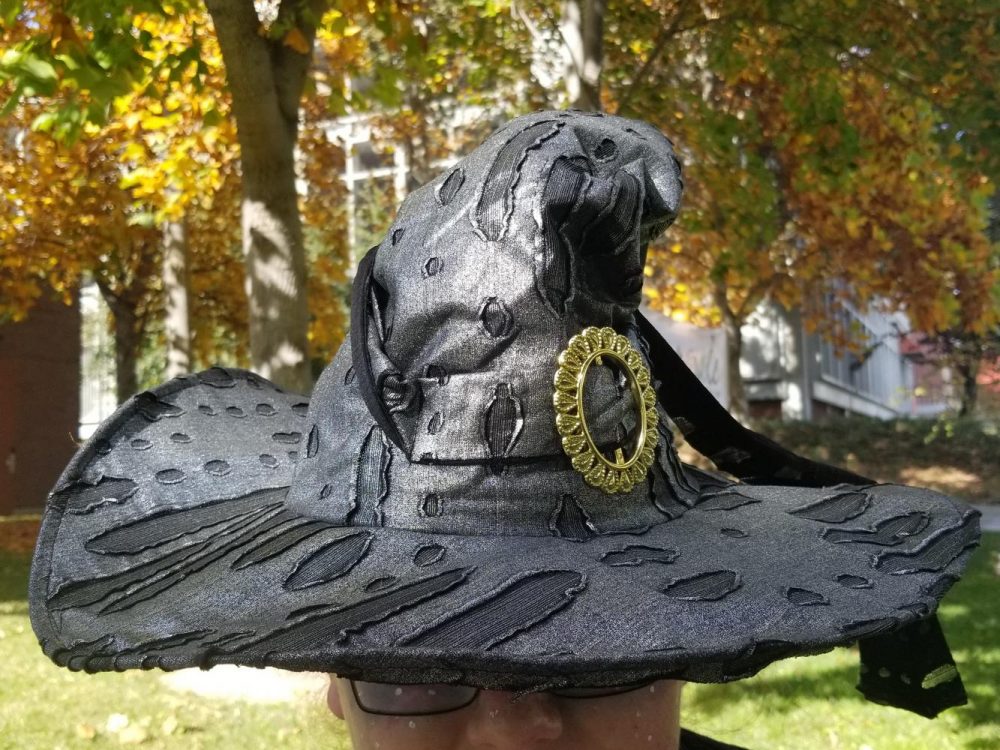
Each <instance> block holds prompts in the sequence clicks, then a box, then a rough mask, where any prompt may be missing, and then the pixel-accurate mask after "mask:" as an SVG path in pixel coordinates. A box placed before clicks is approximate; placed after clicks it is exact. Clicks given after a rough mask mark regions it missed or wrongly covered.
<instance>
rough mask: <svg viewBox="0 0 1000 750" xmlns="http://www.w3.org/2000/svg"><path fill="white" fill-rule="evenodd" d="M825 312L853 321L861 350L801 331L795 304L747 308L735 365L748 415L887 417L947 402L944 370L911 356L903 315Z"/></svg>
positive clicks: (935, 410)
mask: <svg viewBox="0 0 1000 750" xmlns="http://www.w3.org/2000/svg"><path fill="white" fill-rule="evenodd" d="M831 315H837V316H838V317H839V318H840V320H839V323H840V325H841V326H842V327H844V328H847V327H851V326H853V329H854V330H855V331H856V332H857V333H856V334H855V335H856V336H857V337H859V338H860V341H859V344H860V347H859V348H861V349H862V353H861V354H855V353H851V352H841V353H838V352H837V351H836V349H835V347H834V345H833V344H832V343H830V342H829V341H827V340H825V339H824V338H822V337H820V336H819V335H818V334H815V333H807V332H806V329H805V325H804V323H803V320H802V316H801V314H800V313H799V312H798V311H796V310H786V309H784V308H783V307H782V306H780V305H778V304H776V303H763V304H761V305H760V306H759V307H758V308H757V310H756V311H755V312H754V314H753V315H751V317H750V320H749V321H748V324H747V325H745V326H744V327H743V357H742V359H741V362H740V372H741V374H742V376H743V380H744V383H745V385H746V392H747V400H748V402H749V406H750V414H751V415H752V416H755V417H768V418H784V419H803V420H816V419H822V418H823V417H826V416H832V415H847V414H860V415H865V416H869V417H876V418H879V419H892V418H896V417H908V416H933V415H936V414H939V413H941V412H942V411H944V410H946V409H947V408H949V403H950V401H951V400H952V395H953V394H952V391H951V388H950V383H949V378H948V372H947V370H943V369H941V368H940V367H939V366H937V365H920V364H918V363H915V362H914V358H913V357H912V355H911V351H912V350H911V347H909V346H908V344H907V341H908V336H910V335H911V332H910V325H909V320H908V319H907V317H906V315H904V314H903V313H895V314H892V315H886V314H884V313H881V312H877V311H872V310H869V311H859V310H856V309H854V308H853V307H851V306H846V307H845V308H843V309H841V310H840V311H839V312H836V313H831Z"/></svg>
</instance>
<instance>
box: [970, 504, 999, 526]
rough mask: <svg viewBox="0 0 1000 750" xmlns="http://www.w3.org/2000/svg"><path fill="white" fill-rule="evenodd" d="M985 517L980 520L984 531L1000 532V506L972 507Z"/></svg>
mask: <svg viewBox="0 0 1000 750" xmlns="http://www.w3.org/2000/svg"><path fill="white" fill-rule="evenodd" d="M972 507H974V508H975V509H976V510H978V511H979V512H980V513H982V514H983V517H982V518H981V519H979V523H980V525H981V526H982V529H983V531H1000V505H974V506H972Z"/></svg>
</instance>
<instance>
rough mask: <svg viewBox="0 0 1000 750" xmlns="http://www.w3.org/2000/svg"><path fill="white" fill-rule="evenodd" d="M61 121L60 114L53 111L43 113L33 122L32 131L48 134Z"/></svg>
mask: <svg viewBox="0 0 1000 750" xmlns="http://www.w3.org/2000/svg"><path fill="white" fill-rule="evenodd" d="M58 121H59V114H58V113H57V112H54V111H52V110H49V111H47V112H42V114H40V115H38V117H36V118H35V119H34V120H32V122H31V129H32V130H37V131H39V132H42V133H48V132H49V131H51V130H52V128H53V127H54V126H55V125H56V123H57V122H58Z"/></svg>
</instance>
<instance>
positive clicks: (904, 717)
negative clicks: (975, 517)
mask: <svg viewBox="0 0 1000 750" xmlns="http://www.w3.org/2000/svg"><path fill="white" fill-rule="evenodd" d="M997 552H1000V534H985V535H984V541H983V546H982V548H980V549H979V550H978V551H977V552H976V553H975V556H974V557H973V560H972V563H971V564H970V566H969V570H968V571H967V573H966V575H965V577H964V578H963V579H962V580H961V581H960V582H959V583H958V584H956V585H955V587H954V588H953V589H952V590H951V591H950V592H949V593H948V595H947V596H946V598H945V600H944V604H943V605H942V607H941V609H940V615H941V623H942V626H943V627H944V630H945V634H946V635H947V637H948V642H949V644H950V645H951V648H952V653H953V655H954V657H955V661H956V662H957V663H958V667H959V671H960V672H961V674H962V679H963V681H964V683H965V688H966V691H967V692H968V694H969V703H968V705H966V706H961V707H959V708H953V709H950V710H948V711H945V712H944V713H942V714H941V715H940V716H939V717H938V718H937V719H934V720H933V721H931V720H927V719H923V718H921V717H919V716H916V715H914V714H911V713H908V712H906V711H901V710H898V709H894V708H888V707H884V706H877V705H875V704H872V703H868V702H867V701H865V699H864V698H863V697H862V696H861V694H860V693H858V692H857V691H856V690H855V689H854V685H855V684H856V682H857V669H858V656H857V651H856V649H836V650H834V651H831V652H830V653H827V654H823V655H821V656H813V657H809V658H803V659H790V660H786V661H783V662H779V663H777V664H774V665H772V666H770V667H768V668H767V669H765V670H764V671H763V672H761V673H760V674H758V675H757V676H756V677H754V678H752V679H749V680H742V681H740V682H734V683H729V684H726V685H688V686H687V687H686V688H685V690H684V710H683V717H684V722H683V723H684V725H685V726H687V727H688V728H689V729H694V730H695V731H698V732H702V733H703V734H707V735H709V736H710V737H714V738H715V739H718V740H721V741H723V742H731V743H733V744H736V745H742V746H745V747H748V748H752V749H755V750H758V749H759V750H765V748H766V749H767V750H802V749H803V748H806V749H808V750H858V749H859V748H863V747H865V746H868V747H870V748H872V749H873V750H915V749H917V750H919V749H922V748H934V750H957V749H958V748H963V750H996V748H1000V696H998V690H1000V578H998V577H997V575H996V573H995V572H994V571H993V555H994V554H995V553H997Z"/></svg>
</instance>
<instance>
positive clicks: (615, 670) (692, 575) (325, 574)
mask: <svg viewBox="0 0 1000 750" xmlns="http://www.w3.org/2000/svg"><path fill="white" fill-rule="evenodd" d="M309 425H310V418H309V412H308V411H307V403H306V401H305V399H303V398H302V397H299V396H296V395H293V394H288V393H284V392H282V391H281V390H279V389H277V388H276V387H275V386H274V385H273V384H271V383H269V382H268V381H266V380H264V379H262V378H260V377H258V376H256V375H254V374H252V373H248V372H245V371H241V370H223V369H219V368H215V369H212V370H209V371H206V372H204V373H201V374H199V375H191V376H186V377H184V378H179V379H176V380H173V381H171V382H169V383H167V384H165V385H163V386H161V387H159V388H156V389H154V390H152V391H150V392H146V393H143V394H140V395H138V396H136V397H134V398H132V399H131V400H130V401H128V402H127V403H126V404H124V405H123V406H122V407H121V408H120V409H119V410H118V411H117V412H116V414H115V415H114V416H113V417H112V418H110V419H109V420H108V421H107V422H106V423H105V424H104V425H102V427H101V428H100V429H99V430H98V432H97V433H96V434H95V435H94V436H93V437H92V438H91V439H90V441H88V443H87V444H86V446H84V447H83V448H82V449H81V450H80V451H79V453H78V454H77V456H76V457H75V458H74V459H73V461H72V462H71V464H70V465H69V466H68V467H67V469H66V472H65V473H64V475H63V477H62V478H61V479H60V481H59V483H58V484H57V486H56V488H55V490H54V491H53V493H52V495H51V497H50V501H49V504H48V506H47V508H46V511H45V515H44V518H43V523H42V528H41V534H40V537H39V540H38V544H37V548H36V551H35V557H34V561H33V564H32V570H31V582H30V602H31V607H30V614H31V622H32V625H33V627H34V629H35V632H36V633H37V635H38V637H39V639H40V642H41V644H42V647H43V649H44V651H45V653H46V654H47V655H48V656H49V657H50V658H52V659H53V660H54V661H55V662H57V663H58V664H61V665H65V666H68V667H69V668H71V669H82V670H88V671H99V670H122V669H130V668H151V667H159V668H162V669H180V668H184V667H194V666H198V667H203V668H207V667H210V666H212V665H215V664H221V663H228V664H241V665H248V666H255V667H263V666H274V667H280V668H285V669H292V670H315V671H326V672H332V673H337V674H340V675H342V676H349V677H355V678H361V679H366V680H372V681H381V682H439V681H448V682H461V683H464V684H469V685H477V686H481V687H486V688H494V689H499V688H503V689H530V688H538V687H541V686H553V685H605V684H619V683H625V682H632V681H637V680H642V679H647V678H653V677H675V678H679V679H685V680H691V681H696V682H719V681H727V680H733V679H738V678H742V677H746V676H749V675H752V674H754V673H755V672H757V671H758V670H759V669H761V668H762V667H764V666H766V665H767V664H769V663H771V662H773V661H775V660H776V659H780V658H783V657H786V656H792V655H800V654H809V653H816V652H820V651H823V650H827V649H829V648H831V647H833V646H838V645H844V644H848V643H852V642H854V641H857V640H858V639H860V638H870V637H873V636H875V635H877V634H880V633H885V632H890V631H893V630H896V629H898V628H900V627H902V626H904V625H905V624H906V623H909V622H913V621H916V620H920V619H922V618H926V617H927V616H928V615H930V614H931V613H932V612H933V611H934V610H935V608H936V607H937V604H938V602H939V600H940V599H941V597H942V596H943V594H944V593H945V592H946V591H947V589H948V588H949V587H950V585H951V584H952V583H953V582H954V581H955V580H957V577H958V576H959V574H960V573H961V571H962V570H963V569H964V567H965V565H966V562H967V560H968V556H969V554H970V552H971V549H972V548H973V547H974V546H975V544H976V541H977V539H978V534H979V531H978V514H977V513H976V512H975V511H973V510H969V509H967V508H965V507H964V506H962V505H961V504H957V503H955V502H953V501H952V500H951V499H950V498H948V497H946V496H944V495H942V494H939V493H937V492H934V491H931V490H928V489H922V488H916V487H906V486H900V485H894V484H875V485H861V486H851V485H839V486H836V487H825V488H804V487H785V486H775V485H750V484H744V483H736V482H731V481H729V480H727V479H725V478H722V477H721V475H715V474H708V473H703V472H699V471H697V470H695V469H693V468H691V467H685V468H684V472H683V478H684V481H686V482H689V483H690V485H691V487H692V489H693V490H695V491H696V492H697V495H698V500H697V502H695V503H694V504H693V505H692V507H690V508H687V509H686V510H685V511H684V512H683V513H682V514H680V515H677V516H675V517H672V518H670V517H667V516H664V520H663V522H661V523H657V524H654V525H652V526H649V527H648V528H646V529H644V530H638V531H635V532H632V533H607V534H603V533H595V530H594V529H593V528H592V527H590V526H588V524H587V523H585V522H581V523H578V524H576V525H575V526H574V525H573V523H571V522H570V523H562V524H560V525H559V530H560V534H561V535H560V536H548V537H540V536H509V535H508V536H491V535H461V534H441V533H429V532H426V531H416V530H408V529H400V528H390V527H382V526H371V527H364V526H357V525H352V526H345V525H342V524H335V523H331V522H330V521H328V520H323V519H322V518H316V517H311V516H309V515H306V514H304V513H303V512H302V511H301V509H300V508H297V507H293V506H291V505H290V504H289V503H288V502H287V498H288V494H289V490H288V488H289V487H291V486H292V484H293V482H294V481H295V476H296V474H295V466H296V463H297V462H298V461H300V460H302V459H304V458H305V457H306V456H308V455H309V454H310V452H311V451H312V450H313V446H312V442H313V441H312V440H311V439H310V430H309ZM362 437H363V436H358V439H359V441H360V440H361V438H362ZM334 491H336V488H335V490H334ZM892 679H904V680H905V679H910V677H908V676H907V675H905V674H904V675H899V676H896V675H893V676H892Z"/></svg>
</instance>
